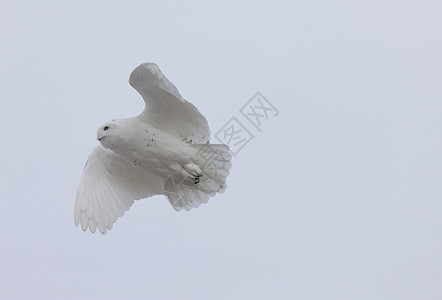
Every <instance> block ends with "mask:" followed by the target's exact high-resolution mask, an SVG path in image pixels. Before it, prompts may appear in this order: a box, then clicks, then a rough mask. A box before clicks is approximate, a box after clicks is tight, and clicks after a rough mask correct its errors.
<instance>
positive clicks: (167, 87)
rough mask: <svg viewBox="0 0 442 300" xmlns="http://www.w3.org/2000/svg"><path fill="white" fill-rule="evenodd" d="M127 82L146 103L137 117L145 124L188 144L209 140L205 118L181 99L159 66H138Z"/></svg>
mask: <svg viewBox="0 0 442 300" xmlns="http://www.w3.org/2000/svg"><path fill="white" fill-rule="evenodd" d="M129 83H130V85H131V86H132V87H133V88H134V89H136V90H137V91H138V92H139V93H140V94H141V96H142V97H143V99H144V102H145V103H146V107H145V108H144V111H143V112H142V114H141V115H140V117H141V118H143V119H144V120H145V122H147V123H148V124H150V125H152V126H154V127H156V128H158V129H161V130H163V131H166V132H167V133H169V134H171V135H173V136H175V137H177V138H179V139H180V140H183V141H185V142H188V143H206V142H208V141H209V139H210V130H209V125H208V123H207V120H206V118H205V117H204V116H203V115H202V114H201V113H200V112H199V111H198V109H197V108H196V107H195V106H193V105H192V103H190V102H188V101H186V100H184V99H183V97H181V95H180V93H179V92H178V90H177V88H176V87H175V86H174V85H173V84H172V82H170V81H169V80H168V79H167V78H166V77H165V76H164V75H163V73H161V71H160V69H159V67H158V65H156V64H154V63H143V64H141V65H139V66H138V67H136V68H135V69H134V70H133V71H132V73H131V74H130V78H129Z"/></svg>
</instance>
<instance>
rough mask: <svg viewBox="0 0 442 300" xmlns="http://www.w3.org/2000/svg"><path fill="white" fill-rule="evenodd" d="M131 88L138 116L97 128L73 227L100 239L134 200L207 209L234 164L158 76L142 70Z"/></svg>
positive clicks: (149, 66) (153, 68) (147, 67)
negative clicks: (140, 102)
mask: <svg viewBox="0 0 442 300" xmlns="http://www.w3.org/2000/svg"><path fill="white" fill-rule="evenodd" d="M129 83H130V85H131V86H132V87H133V88H135V89H136V90H137V91H138V92H139V93H140V94H141V96H142V97H143V99H144V101H145V104H146V106H145V108H144V110H143V112H142V113H141V114H140V115H139V116H136V117H133V118H128V119H113V120H112V121H110V122H107V123H105V124H103V125H102V126H100V128H99V129H98V131H97V139H98V140H99V141H100V143H101V145H99V146H96V147H95V148H94V149H93V150H92V153H91V154H90V155H89V158H88V160H87V162H86V165H85V167H84V170H83V175H82V177H81V179H80V184H79V186H78V191H77V198H76V202H75V211H74V220H75V225H76V226H78V224H81V228H82V229H83V231H85V230H87V228H89V229H90V231H91V232H95V231H96V229H97V228H98V230H99V231H100V232H101V233H102V234H105V233H106V231H107V230H110V229H111V228H112V225H113V223H115V221H116V220H117V218H118V217H120V216H122V215H123V214H124V213H125V211H127V210H128V209H129V208H130V206H131V205H132V203H133V202H134V200H138V199H143V198H147V197H151V196H153V195H165V196H166V197H167V198H168V200H169V201H170V203H171V204H172V207H173V208H174V209H175V210H177V211H178V210H181V209H184V210H189V209H191V208H194V207H198V206H199V205H200V204H201V203H206V202H207V201H208V200H209V197H210V196H214V195H215V194H216V193H218V192H223V191H224V190H225V189H226V177H227V175H228V174H229V169H230V167H231V163H230V160H231V158H232V156H231V154H230V152H229V148H228V146H227V145H222V144H209V139H210V130H209V126H208V123H207V120H206V118H205V117H204V116H203V115H202V114H201V113H200V112H199V111H198V109H197V108H196V107H195V106H193V105H192V104H191V103H189V102H188V101H186V100H184V99H183V98H182V97H181V95H180V93H179V92H178V90H177V88H176V87H175V86H174V85H173V84H172V83H171V82H170V81H169V80H168V79H167V78H166V77H165V76H164V75H163V74H162V73H161V71H160V69H159V68H158V66H157V65H156V64H153V63H144V64H141V65H140V66H138V67H137V68H135V70H133V72H132V73H131V75H130V79H129Z"/></svg>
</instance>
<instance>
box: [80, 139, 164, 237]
mask: <svg viewBox="0 0 442 300" xmlns="http://www.w3.org/2000/svg"><path fill="white" fill-rule="evenodd" d="M163 185H164V183H163V180H162V179H161V178H159V177H158V176H156V175H154V174H152V173H150V172H148V171H146V170H144V169H141V168H138V167H136V166H134V165H132V164H130V163H128V162H126V161H125V160H124V159H122V158H121V157H120V156H119V155H117V154H115V153H114V152H113V151H111V150H109V149H106V148H104V147H102V146H97V147H95V148H94V150H92V152H91V154H90V155H89V158H88V160H87V162H86V165H85V167H84V170H83V175H82V177H81V180H80V185H79V186H78V190H77V199H76V201H75V210H74V220H75V225H76V226H78V224H80V223H81V228H82V229H83V231H86V229H87V228H89V229H90V231H91V232H95V230H96V229H97V228H98V230H99V231H100V232H101V233H102V234H105V233H106V231H107V230H110V229H111V228H112V225H113V224H114V223H115V221H116V220H117V219H118V217H121V216H122V215H124V213H125V212H126V211H127V210H128V209H129V208H130V206H131V205H132V203H133V202H134V200H138V199H142V198H147V197H151V196H153V195H159V194H163Z"/></svg>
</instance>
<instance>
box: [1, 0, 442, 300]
mask: <svg viewBox="0 0 442 300" xmlns="http://www.w3.org/2000/svg"><path fill="white" fill-rule="evenodd" d="M441 31H442V2H441V1H404V0H401V1H391V0H387V1H386V0H382V1H373V0H370V1H342V0H341V1H280V2H278V1H276V2H275V1H223V2H209V1H206V2H203V1H183V2H178V1H177V2H170V1H124V2H121V1H2V2H1V4H0V40H1V47H0V82H1V88H0V99H1V104H2V105H1V107H2V109H1V110H0V117H1V121H2V122H1V127H2V130H1V140H2V145H3V146H2V147H1V156H0V159H1V170H2V171H1V183H0V184H1V190H2V197H1V198H2V204H1V207H2V208H1V210H0V219H1V223H2V226H0V236H1V246H0V262H1V266H0V291H1V298H3V299H51V298H53V299H441V298H442V285H441V282H442V255H441V253H442V201H441V200H442V184H441V183H442V155H441V154H442V139H441V129H442V118H441V114H442V101H441V94H442V93H441V92H442V84H441V83H442V81H441V80H442V38H441V36H442V32H441ZM145 61H149V62H155V63H157V64H158V65H159V66H160V68H161V70H162V71H163V73H164V74H165V75H166V76H167V77H168V78H169V79H170V80H171V81H172V82H173V83H174V84H175V85H176V86H177V88H178V89H179V91H180V92H181V94H182V95H183V96H184V98H186V99H188V100H189V101H191V102H192V103H193V104H194V105H195V106H197V107H198V108H199V110H200V111H201V112H202V113H203V114H204V115H205V116H206V118H207V119H208V121H209V124H210V127H211V130H212V133H215V132H216V131H218V130H219V129H220V128H222V126H223V125H224V124H225V123H226V122H227V121H228V120H229V119H230V118H231V117H233V116H237V117H238V118H240V117H241V115H240V113H239V109H240V108H241V107H242V106H243V105H244V104H245V103H246V102H247V101H248V100H249V99H250V97H252V96H253V95H254V94H255V93H256V92H257V91H260V92H261V93H262V94H263V95H264V96H265V97H266V98H267V99H268V100H269V101H270V102H271V103H272V104H273V105H274V106H275V107H276V108H277V109H278V110H279V115H278V116H277V117H276V118H273V119H270V120H269V121H268V122H266V123H265V124H264V125H263V128H262V131H261V132H258V131H257V130H256V129H254V128H253V127H252V126H250V124H248V123H246V122H247V120H245V119H241V121H242V122H243V121H244V125H246V126H249V127H248V128H249V129H250V130H251V131H252V133H253V134H254V135H255V137H256V138H255V139H254V140H253V141H251V142H250V143H249V144H248V145H247V146H246V147H245V148H244V149H242V150H241V152H240V153H239V154H238V156H237V157H236V158H234V160H233V168H232V170H231V175H230V176H229V178H228V186H229V187H228V189H227V192H226V193H225V194H222V195H218V196H217V197H215V198H212V199H211V200H210V201H209V203H208V204H206V205H203V206H201V207H200V208H198V209H195V210H192V211H190V212H180V213H177V212H175V211H174V210H173V209H172V207H171V206H170V204H169V203H168V202H167V201H166V200H165V199H164V197H163V196H157V197H154V198H150V199H147V200H142V201H138V202H136V203H135V204H134V205H133V206H132V208H131V209H130V210H129V211H128V212H127V213H126V214H125V215H124V217H122V218H120V219H119V220H118V221H117V223H116V224H115V226H114V228H113V229H112V231H110V232H109V233H108V234H107V235H105V236H102V235H101V234H99V233H95V234H91V233H90V232H85V233H84V232H82V231H81V229H79V228H75V227H74V222H73V208H74V202H75V194H76V189H77V185H78V182H79V179H80V176H81V173H82V169H83V166H84V164H85V162H86V159H87V156H88V155H89V153H90V151H91V150H92V148H93V147H94V146H95V145H97V143H98V142H97V140H96V130H97V128H98V126H99V125H100V124H102V123H104V122H105V121H108V120H110V119H112V118H114V117H131V116H134V115H137V114H139V113H140V112H141V110H142V109H143V107H144V103H143V101H142V99H141V97H140V96H139V95H138V94H137V93H136V91H135V90H133V89H132V88H131V87H130V86H129V84H128V78H129V74H130V72H131V71H132V69H133V68H135V67H136V66H137V65H139V64H140V63H142V62H145Z"/></svg>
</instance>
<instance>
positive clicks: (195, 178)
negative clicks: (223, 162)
mask: <svg viewBox="0 0 442 300" xmlns="http://www.w3.org/2000/svg"><path fill="white" fill-rule="evenodd" d="M202 176H203V174H201V175H198V176H195V177H194V178H193V183H194V184H198V183H199V182H200V180H201V179H200V178H201V177H202Z"/></svg>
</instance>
